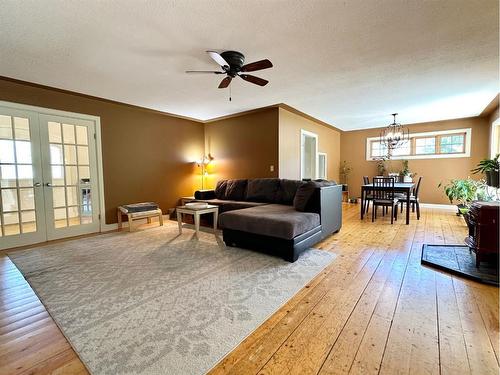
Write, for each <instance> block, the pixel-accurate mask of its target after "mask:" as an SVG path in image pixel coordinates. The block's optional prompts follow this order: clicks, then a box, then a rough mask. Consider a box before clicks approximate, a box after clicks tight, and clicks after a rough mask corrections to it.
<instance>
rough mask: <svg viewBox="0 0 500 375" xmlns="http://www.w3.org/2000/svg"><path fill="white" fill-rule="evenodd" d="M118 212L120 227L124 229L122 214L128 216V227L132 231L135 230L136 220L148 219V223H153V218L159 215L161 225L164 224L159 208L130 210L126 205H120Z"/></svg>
mask: <svg viewBox="0 0 500 375" xmlns="http://www.w3.org/2000/svg"><path fill="white" fill-rule="evenodd" d="M116 214H117V218H118V229H122V215H127V216H128V229H129V231H130V232H132V230H133V222H134V220H139V219H147V221H148V224H151V218H152V217H158V220H159V222H160V226H162V225H163V214H162V212H161V210H160V209H159V208H158V209H156V210H150V211H141V212H128V210H127V209H126V208H125V207H122V206H119V207H118V210H117V213H116Z"/></svg>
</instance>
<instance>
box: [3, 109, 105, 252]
mask: <svg viewBox="0 0 500 375" xmlns="http://www.w3.org/2000/svg"><path fill="white" fill-rule="evenodd" d="M13 106H15V107H10V106H3V105H2V106H0V249H5V248H9V247H16V246H23V245H29V244H34V243H38V242H44V241H47V240H54V239H58V238H64V237H71V236H76V235H82V234H87V233H94V232H98V231H99V229H100V222H99V218H100V207H101V205H100V199H99V196H100V194H99V178H98V167H97V165H98V164H97V147H96V136H95V134H96V121H95V120H92V119H88V118H85V117H86V116H85V115H81V116H82V118H79V117H73V116H58V115H53V114H49V113H42V112H38V111H36V110H29V109H23V106H21V105H13ZM48 112H50V110H48Z"/></svg>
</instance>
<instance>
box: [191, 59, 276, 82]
mask: <svg viewBox="0 0 500 375" xmlns="http://www.w3.org/2000/svg"><path fill="white" fill-rule="evenodd" d="M207 53H208V55H209V56H210V57H211V58H212V59H213V60H214V61H215V62H216V63H217V64H219V65H220V67H221V68H222V71H220V70H187V71H186V73H209V74H225V75H226V78H224V79H223V80H222V81H221V83H220V84H219V88H220V89H224V88H226V87H228V86H229V84H230V83H231V81H232V79H233V78H235V77H240V78H242V79H244V80H245V81H248V82H251V83H253V84H256V85H259V86H265V85H267V84H268V82H269V81H267V80H265V79H262V78H259V77H256V76H252V75H250V74H246V73H247V72H255V71H256V70H262V69H267V68H272V67H273V64H272V63H271V61H269V60H267V59H265V60H259V61H256V62H253V63H250V64H246V65H243V64H244V63H245V56H244V55H243V54H242V53H241V52H237V51H225V52H222V53H218V52H215V51H207Z"/></svg>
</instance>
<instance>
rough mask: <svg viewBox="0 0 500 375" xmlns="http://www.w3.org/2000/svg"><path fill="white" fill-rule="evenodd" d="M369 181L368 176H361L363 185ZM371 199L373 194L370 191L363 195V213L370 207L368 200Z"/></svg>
mask: <svg viewBox="0 0 500 375" xmlns="http://www.w3.org/2000/svg"><path fill="white" fill-rule="evenodd" d="M369 183H370V178H369V177H368V176H363V185H368V184H369ZM372 200H373V195H372V194H371V192H368V193H367V194H366V197H365V202H364V207H363V213H367V212H368V210H369V209H370V201H372Z"/></svg>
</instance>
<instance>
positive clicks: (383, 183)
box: [372, 177, 398, 224]
mask: <svg viewBox="0 0 500 375" xmlns="http://www.w3.org/2000/svg"><path fill="white" fill-rule="evenodd" d="M373 188H374V189H373V192H372V194H373V200H372V222H373V221H375V219H376V218H377V209H378V207H379V206H381V207H382V210H383V211H385V210H388V208H389V207H390V208H391V224H393V223H394V220H398V198H396V197H395V196H394V178H392V177H374V178H373Z"/></svg>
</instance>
